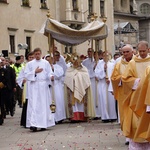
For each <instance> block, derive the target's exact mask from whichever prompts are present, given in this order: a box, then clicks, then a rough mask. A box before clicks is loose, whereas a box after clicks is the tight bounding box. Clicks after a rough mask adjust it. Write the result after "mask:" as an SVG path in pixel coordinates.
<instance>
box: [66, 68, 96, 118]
mask: <svg viewBox="0 0 150 150" xmlns="http://www.w3.org/2000/svg"><path fill="white" fill-rule="evenodd" d="M64 84H65V101H66V115H67V118H70V119H71V120H80V121H84V120H86V118H88V117H95V111H94V105H93V99H92V95H91V87H90V85H91V83H90V78H89V74H88V71H87V69H86V67H84V66H80V67H78V68H74V67H69V68H68V69H67V71H66V74H65V79H64ZM76 104H83V111H82V112H81V111H73V106H75V105H76Z"/></svg>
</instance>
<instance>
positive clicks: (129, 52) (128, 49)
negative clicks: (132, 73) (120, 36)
mask: <svg viewBox="0 0 150 150" xmlns="http://www.w3.org/2000/svg"><path fill="white" fill-rule="evenodd" d="M122 53H123V56H124V58H125V60H126V61H127V62H129V61H130V60H131V59H132V56H133V47H132V45H130V44H127V45H125V46H124V47H123V48H122Z"/></svg>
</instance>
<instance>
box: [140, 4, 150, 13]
mask: <svg viewBox="0 0 150 150" xmlns="http://www.w3.org/2000/svg"><path fill="white" fill-rule="evenodd" d="M140 11H141V13H142V14H145V15H146V14H150V4H148V3H143V4H142V5H141V6H140Z"/></svg>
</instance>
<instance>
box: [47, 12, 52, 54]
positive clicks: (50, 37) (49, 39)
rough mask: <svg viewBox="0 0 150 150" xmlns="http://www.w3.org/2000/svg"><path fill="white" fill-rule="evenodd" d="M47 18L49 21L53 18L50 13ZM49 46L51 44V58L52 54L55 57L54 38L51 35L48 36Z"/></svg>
mask: <svg viewBox="0 0 150 150" xmlns="http://www.w3.org/2000/svg"><path fill="white" fill-rule="evenodd" d="M46 16H47V18H48V19H50V18H52V17H51V14H50V11H48V12H47V15H46ZM48 44H49V53H50V56H51V54H53V55H54V38H53V37H52V36H51V34H50V33H49V34H48ZM51 57H52V56H51Z"/></svg>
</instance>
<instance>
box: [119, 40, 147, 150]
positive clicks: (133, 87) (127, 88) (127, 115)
mask: <svg viewBox="0 0 150 150" xmlns="http://www.w3.org/2000/svg"><path fill="white" fill-rule="evenodd" d="M137 49H138V52H139V55H137V56H135V57H134V58H133V59H132V60H131V61H130V62H129V64H128V66H127V68H126V70H125V73H124V74H123V75H122V82H123V90H124V95H125V97H124V102H123V109H124V110H123V111H124V121H123V133H124V135H125V136H126V137H129V138H130V139H131V140H130V144H129V150H134V149H139V150H142V149H144V150H149V148H150V145H149V142H148V141H146V140H145V139H143V138H140V137H137V136H136V132H137V130H138V127H139V126H138V125H139V120H140V118H139V116H138V115H137V114H136V113H135V108H136V104H137V101H138V98H139V95H140V91H141V87H142V86H143V79H144V78H145V77H146V76H145V74H144V72H145V70H146V68H147V67H148V66H149V65H150V56H149V55H148V50H149V49H148V42H146V41H140V42H139V43H138V45H137ZM130 108H131V109H130Z"/></svg>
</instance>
